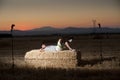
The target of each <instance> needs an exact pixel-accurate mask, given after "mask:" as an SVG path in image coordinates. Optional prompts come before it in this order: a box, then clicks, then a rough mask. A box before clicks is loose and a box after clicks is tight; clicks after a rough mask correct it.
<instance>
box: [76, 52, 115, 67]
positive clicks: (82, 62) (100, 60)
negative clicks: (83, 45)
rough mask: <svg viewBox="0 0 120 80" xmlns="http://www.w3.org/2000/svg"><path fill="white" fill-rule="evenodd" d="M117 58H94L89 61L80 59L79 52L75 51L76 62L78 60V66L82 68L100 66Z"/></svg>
mask: <svg viewBox="0 0 120 80" xmlns="http://www.w3.org/2000/svg"><path fill="white" fill-rule="evenodd" d="M116 59H117V57H102V58H96V59H91V60H84V59H82V55H81V52H80V51H77V60H78V66H82V67H84V66H85V65H91V66H94V65H96V64H102V63H103V62H104V61H113V60H114V61H115V60H116Z"/></svg>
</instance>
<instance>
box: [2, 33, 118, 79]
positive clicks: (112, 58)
mask: <svg viewBox="0 0 120 80" xmlns="http://www.w3.org/2000/svg"><path fill="white" fill-rule="evenodd" d="M99 38H100V39H99ZM101 38H102V39H101ZM57 40H58V36H47V37H43V36H42V37H14V39H13V49H14V50H13V52H14V59H15V68H14V70H13V69H12V68H11V67H12V64H11V63H12V58H11V54H12V50H11V49H12V48H11V46H12V44H11V38H0V80H119V79H120V77H119V74H120V35H119V34H114V35H113V34H110V35H102V37H101V36H93V35H79V36H74V40H73V44H71V46H72V47H73V48H74V49H76V50H80V51H81V54H79V55H78V57H81V59H80V60H79V61H78V66H77V67H76V68H73V69H54V68H47V69H41V68H39V69H35V68H29V67H28V66H26V64H25V62H24V56H25V53H26V52H27V51H30V50H32V49H39V48H40V46H41V43H42V42H43V41H45V42H46V44H48V45H51V44H56V42H57ZM100 54H102V59H101V56H100Z"/></svg>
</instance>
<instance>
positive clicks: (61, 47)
mask: <svg viewBox="0 0 120 80" xmlns="http://www.w3.org/2000/svg"><path fill="white" fill-rule="evenodd" d="M72 39H73V38H72V37H71V38H69V39H68V40H63V39H62V38H59V40H58V42H57V45H49V46H46V45H45V44H44V43H43V44H42V45H41V49H40V51H62V50H64V47H66V48H67V49H69V50H74V49H72V48H71V47H70V45H69V44H70V43H71V42H72Z"/></svg>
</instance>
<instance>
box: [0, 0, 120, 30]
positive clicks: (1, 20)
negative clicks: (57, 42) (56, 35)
mask: <svg viewBox="0 0 120 80" xmlns="http://www.w3.org/2000/svg"><path fill="white" fill-rule="evenodd" d="M94 19H95V20H96V21H97V23H101V25H102V26H104V27H120V0H0V30H9V29H10V26H11V24H13V23H14V24H15V25H16V27H15V29H19V30H28V29H33V28H39V27H43V26H53V27H56V28H64V27H68V26H75V27H92V26H93V24H92V20H94Z"/></svg>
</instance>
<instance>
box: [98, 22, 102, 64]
mask: <svg viewBox="0 0 120 80" xmlns="http://www.w3.org/2000/svg"><path fill="white" fill-rule="evenodd" d="M98 27H99V30H100V35H99V39H100V42H99V44H100V59H101V62H100V63H102V60H103V54H102V53H103V51H102V35H101V24H100V23H98Z"/></svg>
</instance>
